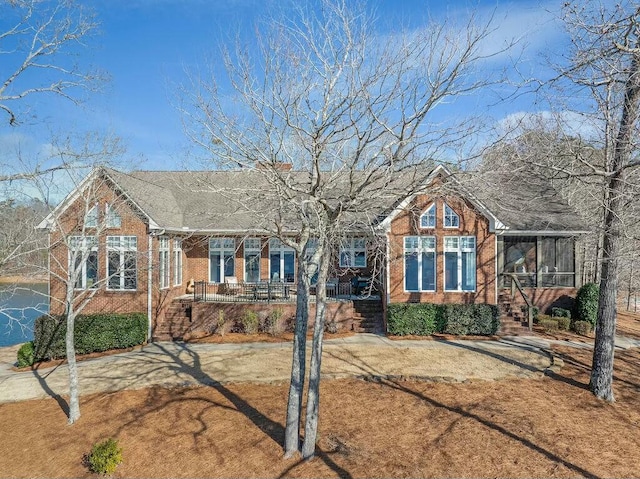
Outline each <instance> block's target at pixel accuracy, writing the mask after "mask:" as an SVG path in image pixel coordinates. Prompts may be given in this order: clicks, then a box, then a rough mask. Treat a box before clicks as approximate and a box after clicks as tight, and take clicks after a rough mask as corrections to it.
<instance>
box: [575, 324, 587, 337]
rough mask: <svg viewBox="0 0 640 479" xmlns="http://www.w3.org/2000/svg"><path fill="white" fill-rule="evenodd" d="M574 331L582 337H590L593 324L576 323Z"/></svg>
mask: <svg viewBox="0 0 640 479" xmlns="http://www.w3.org/2000/svg"><path fill="white" fill-rule="evenodd" d="M573 330H574V331H575V332H576V333H578V334H581V335H582V336H588V335H589V333H590V332H591V323H590V322H589V321H575V322H574V323H573Z"/></svg>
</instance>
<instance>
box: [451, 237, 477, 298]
mask: <svg viewBox="0 0 640 479" xmlns="http://www.w3.org/2000/svg"><path fill="white" fill-rule="evenodd" d="M444 290H445V291H475V290H476V237H475V236H445V237H444Z"/></svg>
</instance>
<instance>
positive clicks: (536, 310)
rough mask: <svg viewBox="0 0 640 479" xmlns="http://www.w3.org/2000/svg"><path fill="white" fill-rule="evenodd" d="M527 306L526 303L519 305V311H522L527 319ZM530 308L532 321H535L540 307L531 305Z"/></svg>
mask: <svg viewBox="0 0 640 479" xmlns="http://www.w3.org/2000/svg"><path fill="white" fill-rule="evenodd" d="M527 308H528V306H527V305H526V304H523V305H522V306H520V311H522V314H524V316H525V317H526V318H527V319H528V316H527ZM531 310H532V311H533V322H534V323H537V322H538V317H539V316H540V308H538V307H537V306H533V307H532V308H531Z"/></svg>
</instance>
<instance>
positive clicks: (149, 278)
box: [147, 234, 153, 343]
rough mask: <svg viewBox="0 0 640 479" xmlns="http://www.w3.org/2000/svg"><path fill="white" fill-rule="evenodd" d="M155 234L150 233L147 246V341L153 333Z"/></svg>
mask: <svg viewBox="0 0 640 479" xmlns="http://www.w3.org/2000/svg"><path fill="white" fill-rule="evenodd" d="M152 264H153V236H152V235H151V234H149V240H148V246H147V321H148V324H147V343H150V342H151V338H152V334H153V317H152V314H153V308H152V307H151V301H152V295H151V292H152V291H151V286H152V283H153V270H152Z"/></svg>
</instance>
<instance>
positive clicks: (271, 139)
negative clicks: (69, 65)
mask: <svg viewBox="0 0 640 479" xmlns="http://www.w3.org/2000/svg"><path fill="white" fill-rule="evenodd" d="M489 23H490V22H489ZM373 27H374V20H373V17H372V15H371V12H370V11H369V10H367V9H366V8H365V7H364V5H360V4H359V5H353V3H352V2H346V1H343V0H337V1H330V0H326V1H323V2H321V4H320V5H319V6H317V8H312V7H310V6H308V5H307V6H300V7H298V8H297V10H296V11H295V14H294V15H290V16H289V17H288V18H284V19H282V18H272V19H270V20H269V21H268V22H267V23H266V27H265V28H264V29H263V30H261V31H260V33H259V34H258V38H257V39H256V45H257V46H256V49H255V50H254V51H256V55H255V57H254V56H252V55H251V54H250V53H249V52H251V51H252V50H251V49H249V48H244V47H243V46H241V45H239V46H238V48H237V49H236V50H234V51H228V50H225V51H224V53H223V58H224V60H225V67H226V68H225V70H226V74H227V75H228V78H229V81H230V85H231V86H230V88H227V87H225V86H224V85H225V81H224V79H223V78H221V77H219V76H218V75H216V74H215V73H213V74H212V77H211V78H206V79H200V80H197V81H195V82H194V84H193V85H190V86H189V87H188V88H186V89H185V104H184V106H183V111H184V114H185V125H186V127H187V132H188V134H189V135H190V137H191V138H192V139H193V141H194V142H195V143H196V144H197V145H199V146H201V147H203V148H204V149H205V151H206V152H208V154H209V155H210V156H209V158H208V160H207V163H206V164H208V165H211V164H214V165H215V166H216V167H218V168H223V169H229V168H238V167H239V168H241V169H247V170H251V171H255V172H258V173H260V175H261V176H262V178H263V179H264V182H265V184H264V185H262V187H261V188H258V187H259V186H260V185H254V188H253V189H252V190H251V191H246V192H244V204H243V206H242V207H246V208H249V209H252V210H253V211H255V212H256V213H259V215H258V216H259V217H260V218H261V221H260V222H259V224H256V228H257V229H259V230H261V231H268V232H270V233H272V234H273V235H275V236H278V237H279V238H280V239H281V240H282V241H283V243H285V244H287V245H289V246H290V247H292V248H293V249H295V251H296V252H297V255H298V280H299V281H298V289H297V292H298V295H297V309H296V325H295V337H294V346H293V360H292V371H291V383H290V389H289V399H288V406H287V420H286V437H285V444H284V449H285V455H287V456H290V455H292V454H294V453H296V452H298V451H300V426H301V420H302V407H303V404H302V396H303V390H304V384H305V364H306V357H305V342H306V329H307V316H308V311H309V284H310V281H311V277H312V276H313V275H314V274H317V278H318V279H317V285H316V315H315V319H314V331H313V344H312V354H311V365H310V378H309V386H308V401H307V406H306V421H305V435H304V443H303V444H302V448H301V452H302V456H303V457H304V458H309V457H312V456H313V455H314V451H315V441H316V434H317V427H318V411H319V400H320V396H319V383H320V368H321V359H322V340H323V331H324V323H325V304H324V295H325V286H326V281H327V277H328V272H329V270H330V267H331V263H332V261H333V259H332V258H334V257H335V256H334V255H335V251H336V250H337V249H338V246H339V244H340V243H341V241H343V240H344V239H345V238H347V237H348V236H350V235H354V234H359V235H363V236H364V235H370V234H372V233H373V229H374V225H375V223H376V220H377V215H378V214H379V213H380V210H381V208H382V206H383V205H389V204H392V203H393V200H395V199H397V198H398V197H403V196H405V195H410V194H411V193H412V192H414V191H417V190H418V188H420V187H421V186H424V185H423V182H424V179H425V177H426V174H427V173H428V172H429V171H430V168H429V166H432V165H433V162H432V161H431V160H430V159H431V158H443V157H449V156H450V151H451V149H453V148H454V146H455V145H456V144H457V142H458V141H459V140H461V139H463V138H466V137H467V135H469V134H471V132H472V131H473V129H474V127H475V125H476V123H474V122H470V121H469V119H453V118H449V119H444V120H443V119H442V117H437V113H438V106H439V105H441V104H442V103H445V102H447V101H454V100H456V99H459V98H460V97H463V96H465V95H470V94H472V93H474V92H477V91H479V90H481V89H482V88H483V87H485V86H487V85H488V84H489V83H490V82H492V81H494V80H492V79H488V78H487V77H479V76H477V75H475V74H474V69H475V68H476V67H477V66H478V65H479V64H481V63H482V62H483V61H485V60H486V59H487V58H488V57H489V56H491V55H492V54H497V53H498V52H492V53H487V51H486V49H485V48H484V47H485V45H484V44H483V41H484V40H485V39H486V38H487V37H488V36H489V35H490V34H491V27H490V25H489V24H486V23H485V24H482V25H480V26H477V25H476V24H475V19H474V18H472V19H470V20H469V22H468V24H465V25H462V27H461V28H460V29H455V28H451V27H449V25H447V24H446V22H439V23H435V22H434V23H430V24H429V25H428V26H426V27H424V28H422V29H418V30H414V31H412V32H410V33H398V34H393V35H389V36H385V37H380V36H377V35H375V33H374V32H373ZM506 47H508V45H507V46H505V48H506ZM291 167H292V169H291Z"/></svg>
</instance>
